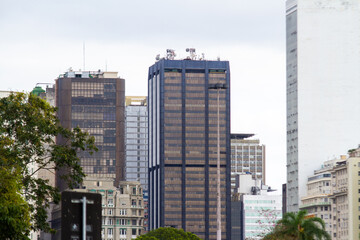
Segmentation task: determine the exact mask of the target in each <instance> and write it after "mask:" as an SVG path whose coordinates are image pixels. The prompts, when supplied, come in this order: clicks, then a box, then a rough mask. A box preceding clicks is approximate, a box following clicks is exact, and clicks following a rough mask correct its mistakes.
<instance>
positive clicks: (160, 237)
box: [136, 227, 200, 240]
mask: <svg viewBox="0 0 360 240" xmlns="http://www.w3.org/2000/svg"><path fill="white" fill-rule="evenodd" d="M136 239H137V240H175V239H176V240H178V239H179V240H200V238H199V237H198V236H196V235H195V234H193V233H191V232H185V231H184V230H182V229H176V228H171V227H161V228H158V229H155V230H152V231H150V232H148V233H147V234H145V235H142V236H139V237H137V238H136Z"/></svg>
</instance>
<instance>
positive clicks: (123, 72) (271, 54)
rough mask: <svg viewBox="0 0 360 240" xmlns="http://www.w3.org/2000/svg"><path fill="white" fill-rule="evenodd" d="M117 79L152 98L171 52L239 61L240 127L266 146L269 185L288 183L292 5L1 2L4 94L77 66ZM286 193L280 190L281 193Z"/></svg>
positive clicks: (236, 105)
mask: <svg viewBox="0 0 360 240" xmlns="http://www.w3.org/2000/svg"><path fill="white" fill-rule="evenodd" d="M83 42H85V46H86V51H85V58H86V60H85V70H98V69H102V70H105V68H106V66H107V70H108V71H117V72H119V75H120V76H121V77H123V78H125V80H126V95H128V96H130V95H146V94H147V71H148V67H149V66H150V65H152V64H153V63H154V62H155V56H156V55H157V54H161V55H164V54H165V52H166V49H167V48H172V49H175V50H176V53H177V55H178V57H179V58H181V57H185V56H186V52H185V48H187V47H194V48H196V50H197V53H199V54H201V53H205V58H207V59H209V60H214V59H216V58H217V57H220V58H221V59H222V60H229V61H230V69H231V94H232V95H231V121H232V122H231V129H232V132H233V133H255V134H256V137H257V138H259V139H260V141H261V142H262V143H263V144H265V145H266V155H267V163H266V164H267V166H266V170H267V184H269V185H271V186H272V187H273V188H277V189H279V190H281V189H280V187H281V184H282V183H285V181H286V116H285V112H286V104H285V101H286V93H285V88H286V82H285V0H257V1H249V0H222V1H219V0H217V1H215V0H192V1H191V0H130V1H129V0H128V1H124V0H103V1H99V0H72V1H69V0H62V1H58V0H53V1H49V0H33V1H29V0H1V1H0V90H15V91H31V90H32V88H33V87H34V86H35V85H36V83H44V82H45V83H48V82H50V83H51V82H54V79H55V78H57V76H58V75H59V74H61V73H63V72H65V71H66V70H67V69H68V68H69V67H72V68H73V69H75V70H78V69H82V68H83ZM280 193H281V191H279V194H280Z"/></svg>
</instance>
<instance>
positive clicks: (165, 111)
mask: <svg viewBox="0 0 360 240" xmlns="http://www.w3.org/2000/svg"><path fill="white" fill-rule="evenodd" d="M148 76H149V79H148V80H149V85H148V91H149V94H148V96H149V97H148V106H149V186H150V189H149V206H150V209H149V210H150V212H149V216H150V229H156V228H158V227H165V226H171V227H175V228H182V229H184V230H185V231H190V232H193V233H194V234H196V235H197V236H199V237H200V238H202V239H216V229H217V222H216V204H217V200H216V199H217V197H216V196H217V194H216V182H217V180H216V179H217V174H216V163H217V121H218V120H217V90H211V89H209V86H210V85H211V84H226V85H227V86H228V88H227V89H225V90H218V91H219V99H220V104H219V106H220V115H219V116H220V155H221V166H220V168H221V221H222V223H221V226H222V239H230V237H231V236H230V234H231V223H230V215H231V209H230V170H231V169H230V152H229V151H226V149H229V150H230V88H229V87H230V68H229V62H227V61H197V60H191V58H188V59H185V60H167V59H161V60H160V61H158V62H156V63H155V64H154V65H152V66H151V67H150V68H149V74H148Z"/></svg>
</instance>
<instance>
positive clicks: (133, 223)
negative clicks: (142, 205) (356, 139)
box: [132, 216, 360, 226]
mask: <svg viewBox="0 0 360 240" xmlns="http://www.w3.org/2000/svg"><path fill="white" fill-rule="evenodd" d="M359 218H360V216H359ZM132 225H133V226H136V225H137V224H136V220H132Z"/></svg>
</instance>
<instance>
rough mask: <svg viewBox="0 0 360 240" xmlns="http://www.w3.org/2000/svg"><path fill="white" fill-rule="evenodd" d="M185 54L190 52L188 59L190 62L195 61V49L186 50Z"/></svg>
mask: <svg viewBox="0 0 360 240" xmlns="http://www.w3.org/2000/svg"><path fill="white" fill-rule="evenodd" d="M186 52H190V59H191V60H196V58H197V56H196V53H195V52H196V50H195V48H187V49H186Z"/></svg>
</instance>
